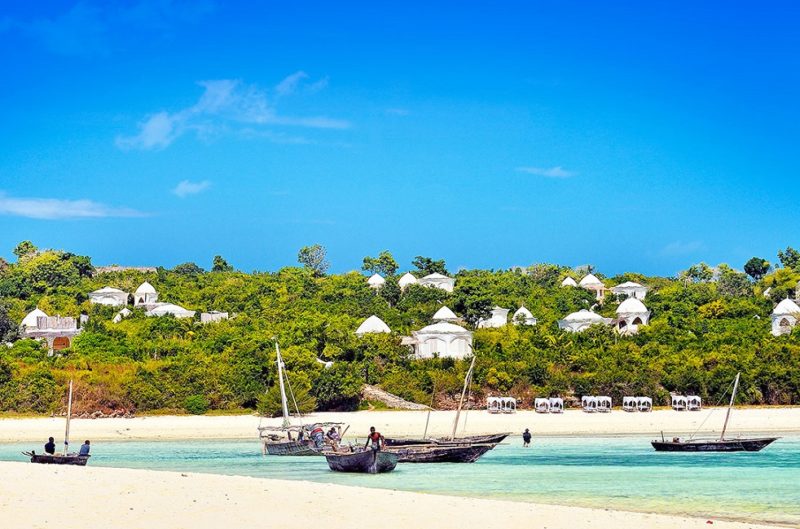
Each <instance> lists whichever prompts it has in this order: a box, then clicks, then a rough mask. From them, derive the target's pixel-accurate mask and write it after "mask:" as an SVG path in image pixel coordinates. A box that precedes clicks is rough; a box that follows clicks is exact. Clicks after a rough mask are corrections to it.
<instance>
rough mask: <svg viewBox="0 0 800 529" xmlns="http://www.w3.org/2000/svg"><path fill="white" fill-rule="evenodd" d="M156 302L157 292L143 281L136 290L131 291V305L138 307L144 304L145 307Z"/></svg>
mask: <svg viewBox="0 0 800 529" xmlns="http://www.w3.org/2000/svg"><path fill="white" fill-rule="evenodd" d="M157 302H158V292H156V289H155V288H154V287H153V285H151V284H150V283H148V282H147V281H145V282H144V283H142V284H141V285H139V287H138V288H137V289H136V292H134V293H133V306H134V307H140V306H144V307H147V306H149V305H155V304H156V303H157Z"/></svg>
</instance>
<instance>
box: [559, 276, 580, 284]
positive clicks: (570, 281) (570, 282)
mask: <svg viewBox="0 0 800 529" xmlns="http://www.w3.org/2000/svg"><path fill="white" fill-rule="evenodd" d="M561 286H562V287H577V286H578V283H576V282H575V280H574V279H572V278H571V277H569V276H567V277H565V278H564V281H562V282H561Z"/></svg>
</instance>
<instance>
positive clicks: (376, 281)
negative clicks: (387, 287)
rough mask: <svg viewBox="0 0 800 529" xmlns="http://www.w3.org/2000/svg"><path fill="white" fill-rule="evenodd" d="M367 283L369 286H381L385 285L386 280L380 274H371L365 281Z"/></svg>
mask: <svg viewBox="0 0 800 529" xmlns="http://www.w3.org/2000/svg"><path fill="white" fill-rule="evenodd" d="M367 283H368V284H370V285H382V284H384V283H386V280H385V279H384V278H383V276H381V275H380V274H372V275H371V276H369V279H367Z"/></svg>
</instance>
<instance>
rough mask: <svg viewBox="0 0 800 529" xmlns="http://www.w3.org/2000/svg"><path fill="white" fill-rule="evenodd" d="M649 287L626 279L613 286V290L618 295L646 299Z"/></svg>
mask: <svg viewBox="0 0 800 529" xmlns="http://www.w3.org/2000/svg"><path fill="white" fill-rule="evenodd" d="M647 290H648V289H647V287H646V286H644V285H640V284H639V283H636V282H634V281H625V282H624V283H621V284H619V285H617V286H615V287H611V292H613V293H614V294H615V295H617V296H620V297H621V296H627V297H629V298H636V299H639V300H641V299H644V298H645V297H646V296H647Z"/></svg>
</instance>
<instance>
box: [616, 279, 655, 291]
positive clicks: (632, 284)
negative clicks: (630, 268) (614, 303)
mask: <svg viewBox="0 0 800 529" xmlns="http://www.w3.org/2000/svg"><path fill="white" fill-rule="evenodd" d="M614 288H618V289H620V290H626V289H642V288H644V289H646V288H647V287H646V286H644V285H642V284H639V283H636V282H635V281H625V282H624V283H620V284H619V285H617V286H615V287H614Z"/></svg>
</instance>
